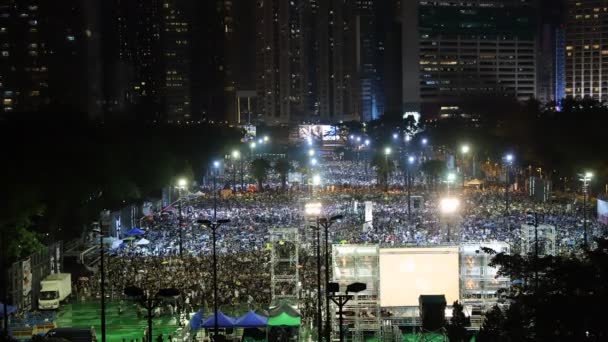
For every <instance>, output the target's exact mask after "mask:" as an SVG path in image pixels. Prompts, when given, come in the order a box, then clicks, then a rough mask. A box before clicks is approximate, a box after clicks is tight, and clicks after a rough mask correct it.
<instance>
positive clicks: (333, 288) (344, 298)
mask: <svg viewBox="0 0 608 342" xmlns="http://www.w3.org/2000/svg"><path fill="white" fill-rule="evenodd" d="M327 289H328V290H327V292H328V293H327V296H328V297H329V298H330V299H331V300H332V301H333V302H334V303H336V305H337V306H338V316H339V320H340V323H339V327H340V342H343V341H344V327H343V326H344V306H345V305H346V303H348V301H349V300H351V299H353V295H349V294H348V293H349V292H351V293H358V292H361V291H365V290H366V289H367V285H366V284H364V283H352V284H349V285H347V286H346V294H337V293H338V292H340V284H339V283H328V284H327ZM328 342H329V341H328Z"/></svg>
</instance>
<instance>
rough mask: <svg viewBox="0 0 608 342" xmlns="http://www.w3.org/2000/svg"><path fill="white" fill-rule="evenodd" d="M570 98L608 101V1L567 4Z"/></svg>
mask: <svg viewBox="0 0 608 342" xmlns="http://www.w3.org/2000/svg"><path fill="white" fill-rule="evenodd" d="M566 7H567V9H566V33H565V38H566V76H565V78H566V91H565V92H566V97H570V98H576V99H583V98H591V99H595V100H599V101H606V100H608V38H606V37H608V26H606V25H605V21H606V20H608V1H606V0H587V1H573V0H568V1H566Z"/></svg>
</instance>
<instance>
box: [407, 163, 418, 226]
mask: <svg viewBox="0 0 608 342" xmlns="http://www.w3.org/2000/svg"><path fill="white" fill-rule="evenodd" d="M415 161H416V158H414V157H413V156H409V157H408V158H407V180H406V183H407V218H408V220H409V219H411V218H412V217H411V216H412V208H411V206H412V175H411V171H412V166H413V165H414V162H415Z"/></svg>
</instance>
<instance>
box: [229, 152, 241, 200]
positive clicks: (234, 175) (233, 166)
mask: <svg viewBox="0 0 608 342" xmlns="http://www.w3.org/2000/svg"><path fill="white" fill-rule="evenodd" d="M240 158H241V153H240V152H239V150H234V151H232V185H233V190H234V192H236V165H235V164H234V161H235V160H237V159H240ZM242 189H243V162H242V160H241V190H242Z"/></svg>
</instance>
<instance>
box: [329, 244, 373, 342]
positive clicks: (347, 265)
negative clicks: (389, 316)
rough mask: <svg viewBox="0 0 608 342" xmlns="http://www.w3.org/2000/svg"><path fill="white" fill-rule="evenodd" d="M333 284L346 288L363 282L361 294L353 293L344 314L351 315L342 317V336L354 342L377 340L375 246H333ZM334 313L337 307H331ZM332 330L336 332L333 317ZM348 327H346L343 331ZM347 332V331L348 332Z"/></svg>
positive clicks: (335, 321)
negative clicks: (346, 336) (370, 338)
mask: <svg viewBox="0 0 608 342" xmlns="http://www.w3.org/2000/svg"><path fill="white" fill-rule="evenodd" d="M332 251H333V258H332V266H333V267H332V268H333V272H332V274H333V281H334V282H337V283H339V284H340V289H341V290H342V291H344V289H346V286H347V285H349V284H352V283H355V282H360V283H365V284H366V286H367V289H366V290H365V291H362V292H359V293H355V294H353V299H352V300H350V301H349V302H348V304H346V306H344V311H346V312H351V313H353V314H352V315H348V316H345V317H344V327H345V335H350V336H351V340H352V341H354V342H359V341H365V337H366V336H374V337H380V331H381V329H380V274H379V269H380V267H379V266H380V265H379V264H380V249H379V246H378V245H367V246H364V245H333V248H332ZM333 312H337V308H336V307H334V308H333ZM332 326H333V328H332V331H333V332H337V331H339V327H338V320H337V319H336V317H335V316H334V317H333V323H332ZM347 327H348V328H347ZM348 329H350V331H349V330H348Z"/></svg>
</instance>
